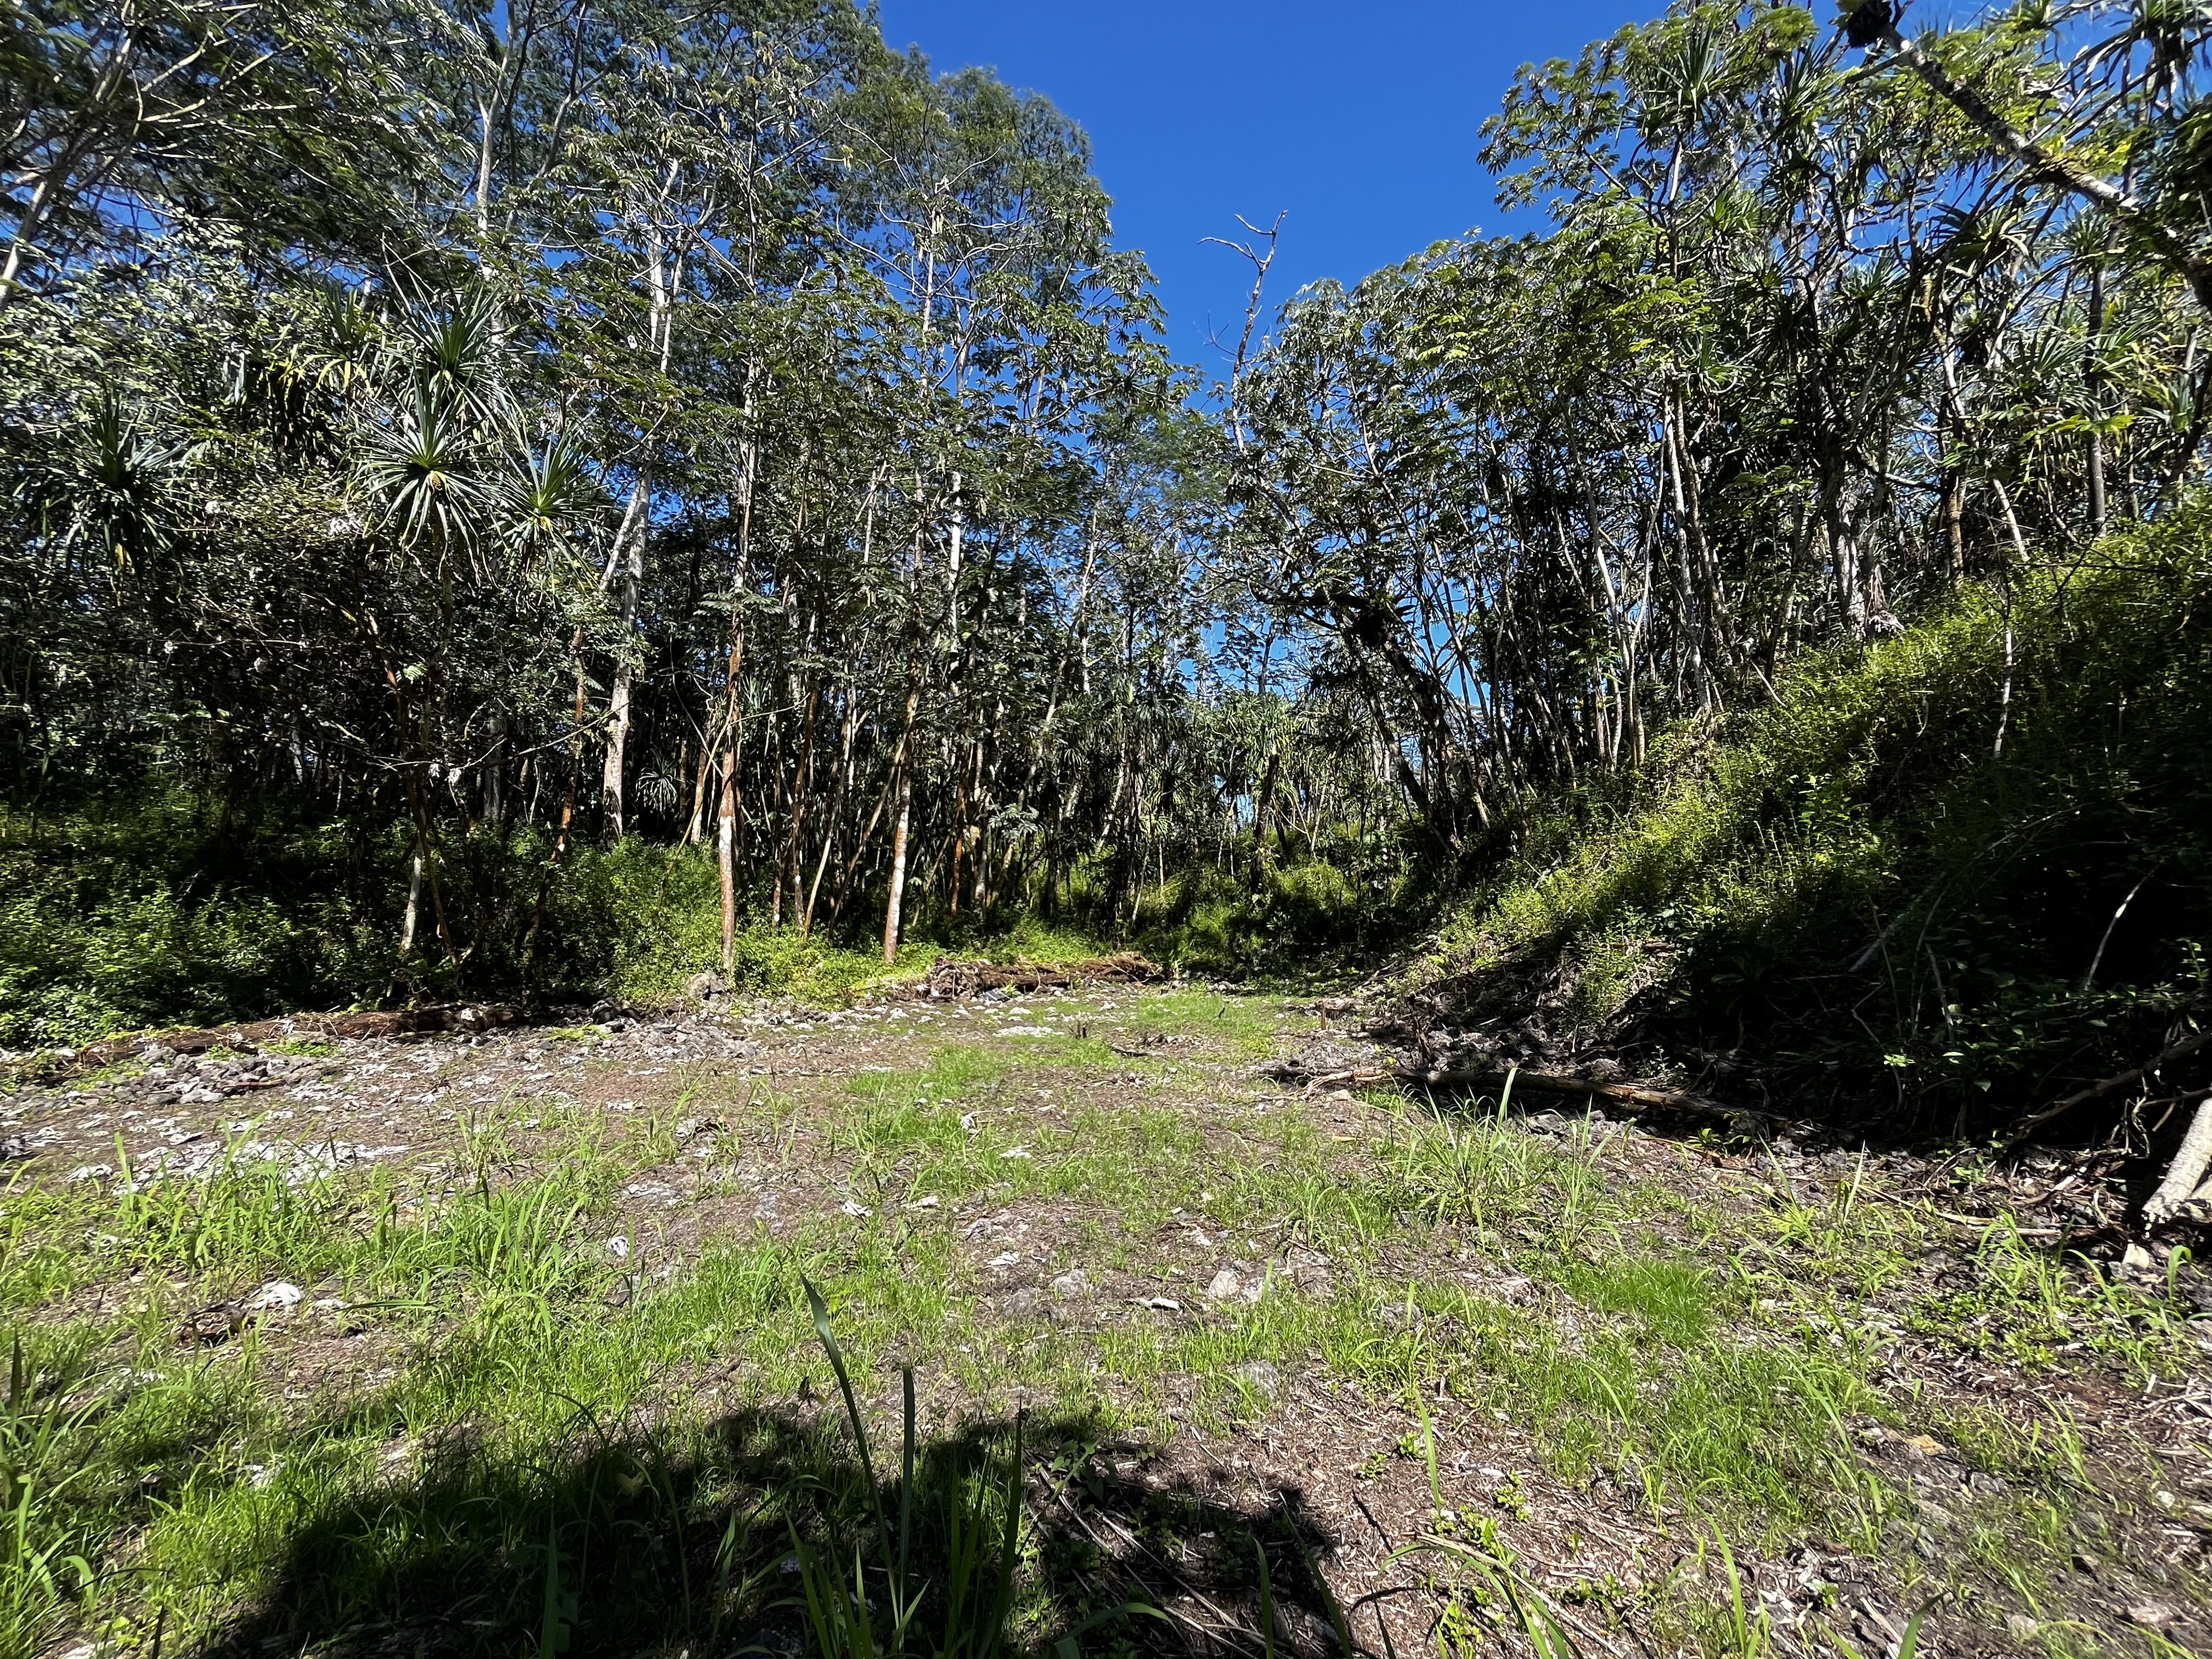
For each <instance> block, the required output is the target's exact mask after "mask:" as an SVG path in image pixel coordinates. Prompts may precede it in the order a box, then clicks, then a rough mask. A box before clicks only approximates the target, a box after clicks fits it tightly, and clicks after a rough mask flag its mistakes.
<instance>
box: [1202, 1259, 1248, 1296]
mask: <svg viewBox="0 0 2212 1659" xmlns="http://www.w3.org/2000/svg"><path fill="white" fill-rule="evenodd" d="M1243 1288H1244V1275H1243V1274H1242V1273H1238V1272H1237V1269H1236V1268H1234V1267H1224V1268H1223V1269H1222V1270H1221V1271H1220V1272H1219V1273H1216V1274H1214V1276H1213V1282H1212V1284H1210V1285H1207V1286H1206V1295H1208V1296H1209V1297H1212V1298H1213V1299H1214V1300H1215V1301H1216V1302H1226V1301H1227V1300H1228V1299H1229V1298H1230V1297H1232V1296H1235V1295H1236V1294H1237V1292H1238V1291H1242V1290H1243Z"/></svg>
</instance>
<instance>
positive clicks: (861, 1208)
mask: <svg viewBox="0 0 2212 1659" xmlns="http://www.w3.org/2000/svg"><path fill="white" fill-rule="evenodd" d="M837 1207H838V1208H839V1209H841V1210H842V1211H843V1212H845V1213H846V1214H847V1215H855V1216H858V1215H866V1214H867V1212H868V1206H866V1205H865V1204H863V1203H861V1202H860V1200H858V1199H857V1198H848V1199H847V1200H845V1201H844V1202H843V1203H842V1204H840V1205H839V1206H837Z"/></svg>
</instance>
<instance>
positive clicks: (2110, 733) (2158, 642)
mask: <svg viewBox="0 0 2212 1659" xmlns="http://www.w3.org/2000/svg"><path fill="white" fill-rule="evenodd" d="M2208 615H2212V508H2208V507H2206V506H2205V505H2204V504H2203V503H2198V504H2195V505H2192V506H2191V507H2190V508H2189V509H2188V510H2186V511H2185V512H2182V513H2177V514H2176V515H2175V516H2174V517H2173V518H2172V519H2171V520H2166V521H2163V522H2161V523H2160V525H2158V526H2155V527H2153V528H2148V529H2144V530H2142V531H2139V532H2130V533H2127V534H2124V535H2116V536H2114V537H2112V538H2108V539H2107V540H2106V542H2104V543H2102V544H2100V545H2099V546H2098V548H2097V549H2096V550H2093V552H2091V553H2089V554H2087V555H2085V556H2082V557H2081V558H2080V559H2079V560H2075V561H2071V562H2068V563H2066V564H2063V565H2054V566H2051V567H2048V568H2043V569H2039V570H2037V571H2033V572H2029V573H2025V574H2021V575H2020V576H2018V577H2017V578H2016V579H2015V580H2014V581H2013V582H2012V583H2011V584H2010V585H2009V586H2008V588H2000V587H1998V586H1994V585H1991V586H1972V587H1970V588H1968V589H1967V590H1966V591H1965V592H1962V593H1961V594H1960V598H1959V599H1958V600H1957V601H1956V602H1955V603H1954V604H1953V605H1949V606H1948V607H1946V608H1945V609H1944V610H1942V611H1940V612H1939V613H1937V614H1936V615H1935V616H1933V617H1930V618H1929V619H1928V620H1927V621H1925V622H1923V623H1918V624H1916V625H1915V626H1913V627H1912V628H1910V629H1907V630H1905V632H1904V633H1903V634H1901V635H1899V636H1898V637H1896V638H1894V639H1892V640H1887V641H1881V642H1880V643H1877V644H1875V645H1874V646H1872V647H1867V648H1865V649H1863V650H1850V651H1844V652H1838V653H1830V654H1827V655H1824V656H1817V657H1814V658H1812V659H1808V660H1806V661H1804V662H1802V663H1801V664H1800V665H1798V666H1797V667H1796V669H1794V670H1792V671H1790V673H1789V674H1788V675H1786V676H1785V677H1784V678H1783V680H1782V682H1781V684H1780V687H1779V690H1780V702H1779V706H1778V707H1775V708H1768V709H1765V710H1755V711H1752V712H1747V713H1746V714H1741V715H1736V716H1733V717H1730V718H1729V719H1728V720H1723V721H1718V722H1714V721H1699V722H1692V723H1690V724H1687V725H1686V726H1681V727H1680V728H1677V729H1676V730H1674V732H1669V733H1668V734H1666V736H1665V737H1664V738H1662V740H1661V741H1659V742H1658V743H1657V744H1655V748H1654V752H1653V756H1652V758H1651V761H1650V764H1649V765H1648V766H1647V767H1646V768H1645V769H1644V771H1643V772H1642V773H1640V774H1638V775H1635V776H1634V777H1632V778H1631V779H1628V780H1626V781H1608V782H1607V783H1604V784H1601V785H1595V786H1592V787H1589V788H1587V789H1585V790H1584V791H1583V792H1581V793H1578V794H1576V795H1574V796H1571V797H1567V798H1564V799H1560V800H1559V801H1558V802H1557V803H1555V804H1554V805H1550V806H1548V807H1547V808H1545V809H1543V810H1541V811H1537V812H1535V813H1533V814H1531V815H1530V816H1529V817H1528V819H1527V820H1526V821H1525V822H1523V823H1521V824H1519V825H1517V826H1516V841H1517V845H1516V846H1514V847H1513V848H1511V850H1510V852H1509V853H1508V854H1506V855H1505V856H1504V858H1502V859H1501V860H1499V861H1498V863H1497V864H1496V865H1495V866H1493V867H1492V870H1491V871H1490V872H1489V873H1488V874H1487V875H1486V877H1484V878H1481V879H1480V882H1479V884H1478V886H1477V890H1476V894H1475V896H1474V898H1473V899H1472V901H1471V902H1468V903H1466V904H1465V905H1464V906H1463V907H1462V908H1461V909H1460V910H1459V912H1458V913H1457V914H1456V915H1455V918H1454V920H1453V921H1451V922H1450V923H1449V925H1448V926H1447V927H1445V928H1444V930H1443V932H1442V933H1440V934H1439V935H1438V937H1437V940H1436V947H1437V957H1438V958H1439V959H1440V960H1442V961H1443V962H1444V963H1449V964H1451V965H1453V966H1455V968H1458V969H1462V970H1463V971H1467V972H1469V973H1471V974H1472V975H1474V981H1477V982H1479V981H1481V980H1482V979H1483V977H1484V975H1496V974H1499V973H1509V974H1511V973H1517V974H1519V975H1522V977H1521V979H1519V980H1517V981H1516V982H1522V983H1525V980H1526V975H1528V974H1530V973H1534V972H1536V971H1538V970H1539V969H1541V970H1542V971H1545V972H1547V973H1549V974H1552V975H1554V976H1555V981H1556V982H1555V984H1554V985H1553V987H1552V988H1551V989H1550V990H1549V992H1548V993H1547V994H1548V995H1550V996H1551V997H1552V998H1553V1006H1555V1007H1557V1008H1558V1009H1559V1010H1560V1011H1561V1012H1563V1013H1564V1014H1565V1018H1566V1020H1567V1021H1568V1023H1570V1024H1575V1025H1579V1026H1582V1027H1583V1028H1584V1029H1590V1030H1595V1029H1600V1028H1602V1027H1605V1026H1606V1025H1607V1024H1608V1023H1609V1022H1613V1021H1615V1020H1618V1019H1620V1018H1624V1017H1646V1016H1649V1015H1650V1014H1651V1013H1652V1012H1653V1003H1652V997H1653V996H1656V997H1657V998H1658V999H1660V1000H1661V1003H1662V1006H1665V1007H1668V1008H1671V1009H1672V1011H1673V1012H1674V1015H1675V1017H1677V1018H1680V1020H1682V1021H1683V1022H1685V1023H1686V1024H1688V1025H1689V1027H1690V1029H1691V1032H1692V1036H1695V1037H1697V1038H1699V1039H1700V1040H1702V1039H1704V1038H1706V1037H1711V1038H1714V1039H1719V1040H1722V1046H1732V1045H1733V1044H1734V1042H1735V1041H1736V1040H1737V1039H1736V1035H1735V1033H1736V1030H1737V1026H1738V1022H1739V1020H1740V1019H1741V1020H1743V1021H1747V1022H1753V1023H1755V1024H1758V1025H1759V1026H1760V1027H1761V1028H1762V1029H1765V1030H1767V1031H1769V1032H1770V1033H1771V1036H1770V1038H1769V1040H1770V1041H1771V1042H1779V1043H1781V1044H1782V1045H1783V1046H1784V1048H1786V1049H1788V1050H1790V1051H1792V1052H1794V1053H1795V1054H1796V1055H1797V1057H1798V1059H1799V1060H1800V1061H1802V1062H1803V1063H1806V1064H1808V1065H1815V1064H1818V1063H1819V1062H1821V1061H1825V1060H1843V1061H1844V1062H1846V1063H1847V1064H1849V1065H1850V1066H1852V1067H1853V1068H1854V1070H1855V1071H1856V1072H1857V1073H1859V1074H1861V1075H1869V1074H1871V1075H1874V1076H1882V1075H1891V1076H1893V1080H1894V1083H1895V1085H1896V1086H1897V1087H1898V1088H1899V1090H1901V1091H1904V1092H1905V1094H1906V1096H1908V1097H1915V1098H1920V1099H1923V1100H1926V1101H1928V1102H1929V1103H1930V1104H1931V1105H1941V1106H1943V1107H1944V1108H1945V1109H1948V1110H1949V1111H1951V1112H1953V1113H1954V1114H1955V1113H1957V1112H1959V1111H1960V1110H1961V1109H1966V1110H1970V1111H1971V1110H1972V1109H1975V1108H1976V1104H1977V1103H1978V1101H1979V1100H1980V1099H1981V1098H1982V1097H1988V1098H1989V1099H1990V1103H1992V1104H1994V1105H2000V1106H2002V1107H2004V1108H2006V1109H2013V1108H2016V1107H2018V1106H2020V1105H2022V1104H2025V1103H2029V1102H2030V1101H2031V1100H2032V1099H2033V1097H2036V1096H2037V1095H2038V1094H2039V1091H2045V1090H2048V1089H2049V1088H2051V1086H2052V1085H2053V1083H2054V1080H2055V1079H2059V1078H2063V1077H2069V1076H2079V1075H2082V1074H2084V1073H2094V1072H2096V1071H2098V1070H2100V1069H2102V1070H2111V1069H2117V1067H2116V1066H2112V1064H2110V1063H2109V1062H2112V1061H2113V1060H2120V1061H2122V1062H2124V1061H2125V1060H2129V1059H2132V1058H2141V1057H2142V1054H2145V1053H2148V1052H2149V1051H2151V1050H2153V1049H2155V1048H2157V1047H2158V1046H2160V1045H2159V1043H2158V1041H2157V1032H2158V1030H2160V1028H2161V1027H2162V1026H2163V1025H2164V1024H2166V1021H2167V1020H2169V1019H2170V1018H2172V1014H2173V1012H2174V1011H2175V1010H2176V1009H2177V1008H2179V1006H2182V1005H2183V1004H2184V1003H2185V1002H2187V1001H2188V1000H2190V999H2191V998H2193V997H2195V996H2197V995H2198V994H2201V992H2202V990H2203V984H2204V973H2205V969H2204V957H2203V947H2204V943H2205V941H2206V940H2207V939H2212V908H2208V901H2207V897H2206V895H2207V891H2208V889H2207V887H2206V884H2205V882H2204V879H2203V872H2204V870H2205V869H2206V868H2207V867H2208V857H2212V837H2208V833H2207V829H2206V827H2205V826H2206V822H2207V812H2208V810H2212V751H2208V750H2207V747H2206V745H2205V743H2204V740H2203V732H2205V731H2206V730H2207V729H2208V726H2207V721H2208V718H2212V650H2208V647H2206V645H2205V643H2204V641H2203V634H2202V628H2203V619H2204V618H2205V617H2207V616H2208ZM2000 732H2002V752H2001V753H2000V752H1999V750H2000V738H1999V734H2000ZM1647 987H1655V988H1652V989H1651V992H1650V995H1644V996H1641V997H1639V994H1642V993H1645V992H1646V991H1647ZM1838 1000H1844V1001H1848V1002H1850V1003H1851V1004H1854V1005H1857V1006H1858V1007H1859V1009H1860V1012H1861V1016H1862V1018H1864V1019H1865V1020H1866V1021H1867V1022H1868V1026H1869V1027H1870V1028H1871V1036H1870V1035H1869V1030H1868V1029H1865V1028H1861V1027H1859V1026H1858V1025H1857V1024H1855V1023H1852V1022H1850V1021H1849V1020H1848V1019H1846V1018H1842V1017H1840V1016H1836V1015H1832V1014H1826V1013H1823V1012H1822V1010H1823V1009H1824V1008H1829V1007H1832V1006H1833V1005H1834V1004H1835V1003H1836V1002H1837V1001H1838Z"/></svg>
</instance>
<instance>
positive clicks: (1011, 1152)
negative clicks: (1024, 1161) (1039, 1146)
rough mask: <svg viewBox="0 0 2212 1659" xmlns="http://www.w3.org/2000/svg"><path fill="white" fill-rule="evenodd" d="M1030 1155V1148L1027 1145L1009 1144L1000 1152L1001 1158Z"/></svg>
mask: <svg viewBox="0 0 2212 1659" xmlns="http://www.w3.org/2000/svg"><path fill="white" fill-rule="evenodd" d="M1029 1155H1030V1149H1029V1148H1028V1147H1026V1146H1009V1147H1007V1148H1006V1151H1005V1152H1000V1154H999V1156H1000V1158H1027V1157H1028V1156H1029Z"/></svg>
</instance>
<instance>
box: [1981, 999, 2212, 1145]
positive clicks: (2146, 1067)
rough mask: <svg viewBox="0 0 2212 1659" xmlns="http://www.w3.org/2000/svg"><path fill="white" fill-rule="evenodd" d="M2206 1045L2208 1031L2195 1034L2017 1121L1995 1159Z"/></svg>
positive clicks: (2211, 1035)
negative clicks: (2043, 1129)
mask: <svg viewBox="0 0 2212 1659" xmlns="http://www.w3.org/2000/svg"><path fill="white" fill-rule="evenodd" d="M2208 1043H2212V1030H2203V1031H2199V1032H2197V1035H2196V1036H2189V1037H2184V1038H2183V1039H2182V1040H2181V1041H2180V1042H2177V1043H2175V1044H2173V1045H2172V1047H2171V1048H2166V1049H2164V1050H2163V1051H2161V1052H2160V1053H2159V1054H2154V1055H2153V1056H2152V1057H2151V1058H2150V1059H2148V1060H2145V1061H2144V1062H2143V1063H2142V1065H2140V1066H2136V1067H2134V1068H2133V1069H2132V1070H2130V1071H2125V1072H2122V1073H2119V1074H2118V1076H2116V1077H2108V1078H2106V1079H2104V1080H2103V1081H2101V1082H2098V1083H2093V1084H2091V1085H2089V1086H2088V1087H2087V1088H2086V1089H2082V1090H2078V1091H2075V1093H2073V1094H2070V1095H2069V1096H2067V1097H2066V1098H2065V1099H2063V1100H2061V1101H2057V1102H2054V1103H2052V1104H2051V1105H2049V1106H2046V1107H2045V1108H2044V1109H2042V1110H2041V1111H2039V1112H2038V1113H2036V1114H2035V1115H2033V1117H2027V1118H2023V1119H2021V1121H2020V1122H2019V1124H2018V1125H2016V1126H2015V1127H2014V1129H2013V1132H2012V1136H2011V1138H2010V1139H2008V1140H2007V1141H2006V1142H2005V1144H2004V1145H2003V1146H2000V1147H1998V1148H1997V1153H1998V1155H1999V1156H2000V1157H2002V1155H2003V1154H2005V1153H2007V1152H2011V1151H2012V1150H2013V1149H2014V1148H2015V1147H2016V1146H2020V1145H2021V1143H2023V1142H2024V1141H2026V1140H2027V1139H2028V1138H2029V1137H2030V1136H2032V1135H2033V1134H2034V1133H2035V1132H2036V1131H2037V1130H2038V1129H2040V1128H2041V1127H2043V1126H2044V1125H2045V1124H2046V1123H2048V1122H2050V1121H2051V1119H2053V1118H2055V1117H2059V1116H2063V1115H2064V1114H2066V1113H2068V1112H2070V1111H2072V1110H2073V1109H2075V1107H2076V1106H2085V1105H2087V1103H2089V1102H2091V1101H2093V1100H2101V1099H2103V1098H2104V1097H2106V1095H2109V1094H2112V1092H2114V1091H2116V1090H2120V1089H2124V1088H2127V1087H2128V1086H2129V1085H2131V1084H2136V1083H2141V1082H2142V1080H2143V1079H2145V1078H2147V1077H2148V1076H2149V1075H2150V1074H2151V1073H2153V1072H2155V1071H2157V1070H2158V1069H2159V1068H2160V1066H2170V1065H2172V1063H2173V1062H2174V1061H2175V1060H2181V1059H2183V1058H2185V1057H2186V1056H2188V1055H2190V1054H2195V1053H2196V1052H2197V1050H2198V1049H2199V1048H2203V1047H2205V1046H2206V1045H2207V1044H2208Z"/></svg>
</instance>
